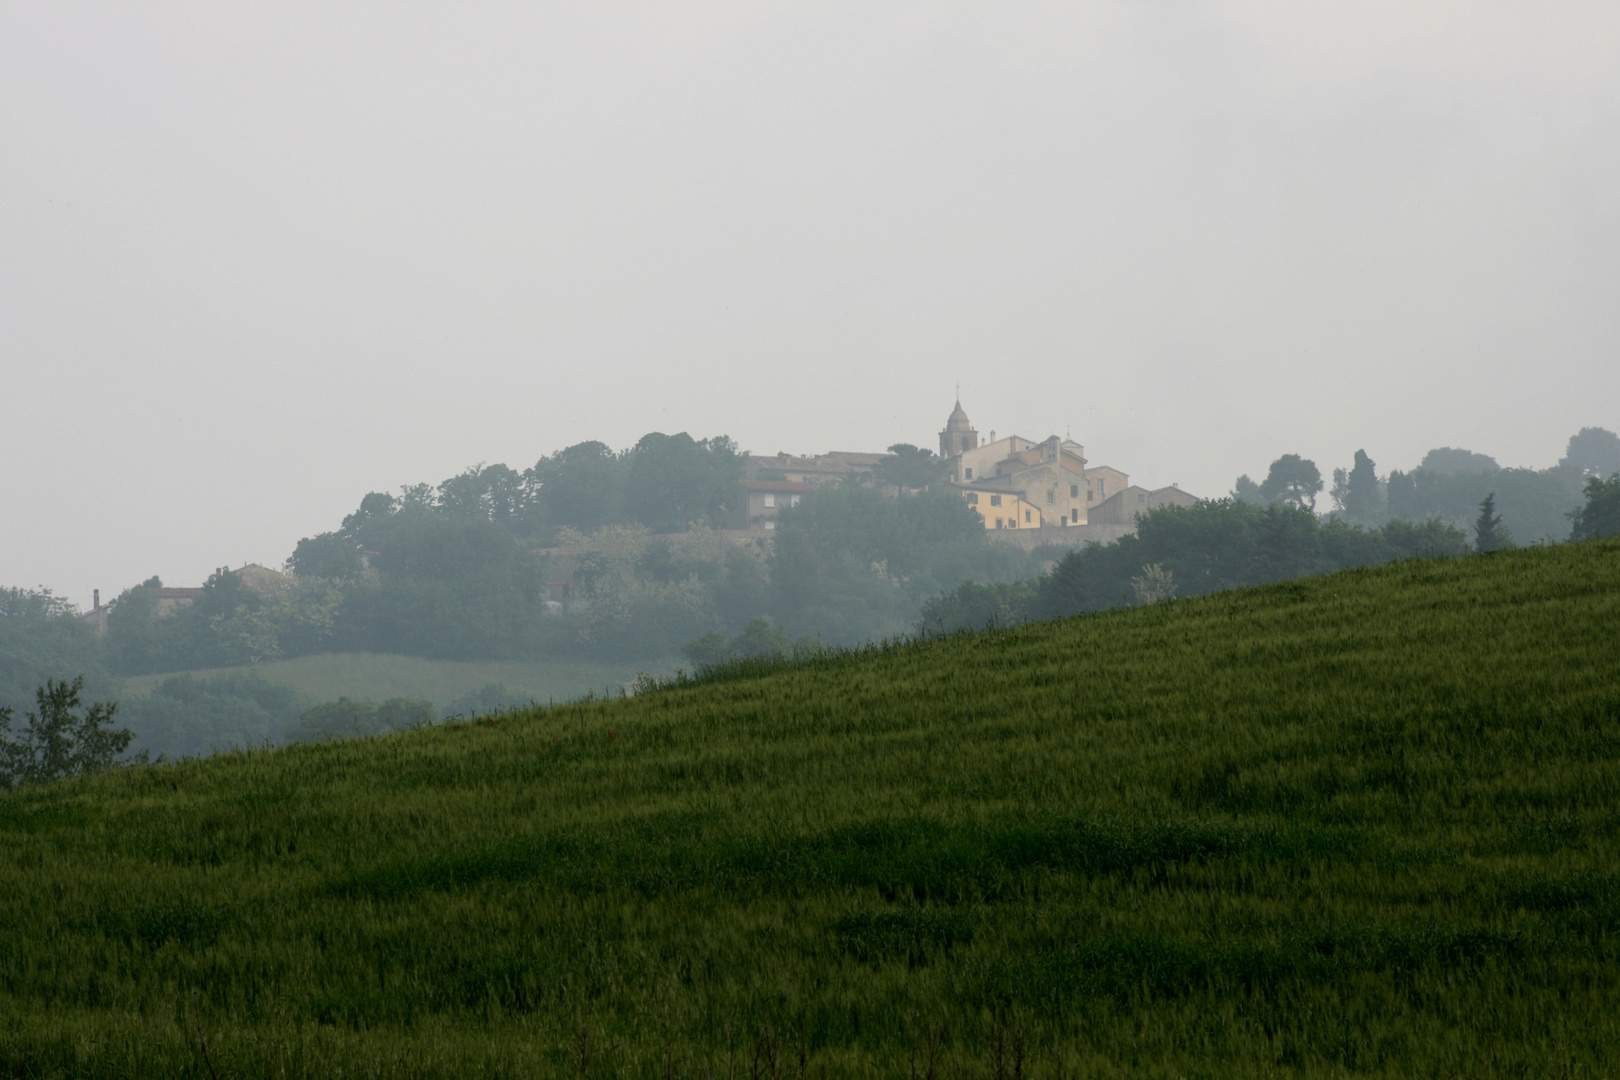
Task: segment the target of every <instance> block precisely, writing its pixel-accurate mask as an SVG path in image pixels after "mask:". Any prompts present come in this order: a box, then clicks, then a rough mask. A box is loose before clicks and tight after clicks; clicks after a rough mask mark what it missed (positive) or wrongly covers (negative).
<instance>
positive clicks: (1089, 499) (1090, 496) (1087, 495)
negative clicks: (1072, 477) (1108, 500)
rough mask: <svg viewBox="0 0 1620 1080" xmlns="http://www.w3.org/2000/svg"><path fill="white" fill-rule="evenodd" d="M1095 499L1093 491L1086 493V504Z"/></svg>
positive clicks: (1095, 495)
mask: <svg viewBox="0 0 1620 1080" xmlns="http://www.w3.org/2000/svg"><path fill="white" fill-rule="evenodd" d="M1096 497H1097V493H1096V492H1095V491H1088V492H1086V502H1090V501H1091V500H1093V499H1095V498H1096Z"/></svg>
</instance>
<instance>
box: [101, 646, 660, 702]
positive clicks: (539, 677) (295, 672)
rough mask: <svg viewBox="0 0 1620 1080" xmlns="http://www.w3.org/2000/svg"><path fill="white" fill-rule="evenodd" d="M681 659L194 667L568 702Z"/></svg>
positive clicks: (444, 694)
mask: <svg viewBox="0 0 1620 1080" xmlns="http://www.w3.org/2000/svg"><path fill="white" fill-rule="evenodd" d="M675 664H676V661H665V662H662V663H658V662H654V663H645V662H644V663H641V664H623V663H604V662H602V661H597V660H572V659H556V658H542V659H535V660H428V659H424V658H423V657H420V656H397V655H392V654H383V653H323V654H321V655H318V656H300V657H297V658H296V659H292V660H275V661H271V662H269V663H265V664H253V665H250V666H245V667H234V668H209V669H206V670H202V671H192V672H187V673H185V674H190V675H193V676H195V677H196V678H199V679H208V678H213V677H214V676H216V675H225V674H229V673H231V672H243V673H249V672H251V673H253V674H256V675H262V676H263V677H264V678H265V679H266V680H268V681H270V682H272V683H275V684H276V685H278V686H290V687H292V688H293V689H294V690H297V691H298V692H299V693H301V694H307V695H308V696H309V697H310V698H312V699H314V700H315V701H335V700H337V699H338V698H340V697H346V698H352V699H355V700H370V701H383V700H386V699H387V698H394V697H403V698H426V699H427V700H428V701H432V702H434V703H436V704H438V705H440V706H443V705H447V704H449V703H450V702H452V701H454V700H455V699H457V698H459V697H462V696H464V695H466V694H470V693H472V692H473V691H475V690H478V689H479V688H480V687H483V686H485V685H487V684H489V683H500V684H503V685H505V686H506V687H507V689H508V690H510V691H512V692H513V693H514V694H521V695H523V696H525V697H531V698H533V699H534V700H536V701H553V700H555V701H567V700H570V699H572V698H577V697H584V696H585V695H586V694H588V693H593V692H594V693H596V694H597V695H599V696H600V695H601V694H602V693H603V691H604V690H606V689H607V688H608V687H613V688H614V689H615V690H617V688H618V687H620V686H627V685H629V684H630V683H632V682H634V681H635V678H636V674H637V673H638V672H641V671H650V672H653V673H655V674H662V673H664V672H667V671H671V670H673V669H674V667H675ZM173 674H178V673H170V674H164V675H135V676H131V677H129V678H126V679H125V680H124V689H125V691H126V692H127V693H130V694H149V693H151V692H152V690H153V688H155V687H156V686H157V685H158V683H160V682H162V681H163V680H164V679H167V678H170V677H172V675H173Z"/></svg>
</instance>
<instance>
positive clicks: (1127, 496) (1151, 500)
mask: <svg viewBox="0 0 1620 1080" xmlns="http://www.w3.org/2000/svg"><path fill="white" fill-rule="evenodd" d="M1198 501H1199V500H1198V498H1197V496H1194V495H1189V494H1187V493H1186V492H1185V491H1182V490H1181V489H1180V488H1175V487H1167V488H1159V489H1158V490H1157V491H1149V490H1147V489H1146V488H1143V487H1138V486H1136V485H1135V484H1132V485H1131V486H1129V487H1127V488H1125V489H1124V490H1123V491H1120V492H1117V493H1115V494H1114V495H1111V496H1109V497H1108V498H1107V499H1105V500H1104V501H1103V502H1100V503H1098V504H1097V505H1096V506H1094V507H1093V508H1092V511H1091V520H1092V521H1094V522H1097V523H1099V524H1105V525H1132V526H1133V527H1134V524H1135V521H1136V516H1137V515H1138V514H1146V513H1150V512H1152V511H1154V510H1157V509H1159V508H1160V507H1162V506H1192V505H1193V504H1194V503H1196V502H1198Z"/></svg>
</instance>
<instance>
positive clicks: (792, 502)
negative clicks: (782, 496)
mask: <svg viewBox="0 0 1620 1080" xmlns="http://www.w3.org/2000/svg"><path fill="white" fill-rule="evenodd" d="M788 505H789V506H798V505H799V497H798V496H797V495H790V496H788Z"/></svg>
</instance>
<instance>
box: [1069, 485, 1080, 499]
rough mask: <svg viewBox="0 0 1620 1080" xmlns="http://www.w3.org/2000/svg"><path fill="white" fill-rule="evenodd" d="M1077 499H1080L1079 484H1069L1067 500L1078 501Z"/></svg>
mask: <svg viewBox="0 0 1620 1080" xmlns="http://www.w3.org/2000/svg"><path fill="white" fill-rule="evenodd" d="M1079 497H1080V485H1079V484H1070V485H1069V498H1071V499H1078V498H1079Z"/></svg>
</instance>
